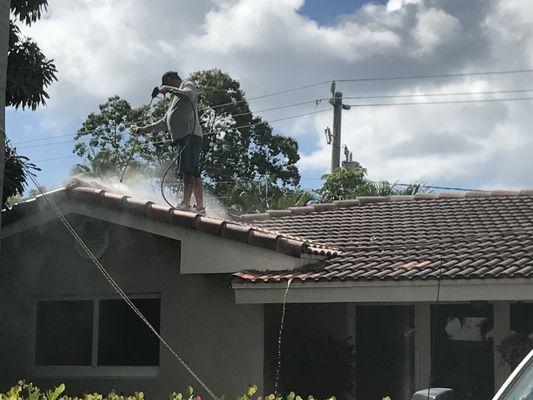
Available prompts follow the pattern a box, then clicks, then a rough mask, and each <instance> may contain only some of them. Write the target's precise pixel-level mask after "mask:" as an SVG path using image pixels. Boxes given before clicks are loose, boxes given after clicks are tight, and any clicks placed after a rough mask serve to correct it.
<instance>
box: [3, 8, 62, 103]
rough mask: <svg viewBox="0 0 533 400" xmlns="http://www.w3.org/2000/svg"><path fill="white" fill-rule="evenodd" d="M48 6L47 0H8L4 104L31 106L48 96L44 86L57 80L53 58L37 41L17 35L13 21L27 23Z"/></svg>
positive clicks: (35, 19)
mask: <svg viewBox="0 0 533 400" xmlns="http://www.w3.org/2000/svg"><path fill="white" fill-rule="evenodd" d="M47 7H48V1H47V0H12V1H11V12H12V15H13V18H14V19H12V20H11V21H10V22H9V50H8V55H7V85H6V105H7V106H12V107H15V108H18V107H22V108H23V109H24V108H26V107H27V108H31V109H32V110H35V109H36V108H37V107H38V106H39V105H44V104H45V103H46V99H48V98H49V95H48V93H47V92H46V89H47V88H48V87H49V86H50V85H51V84H52V83H53V82H54V81H56V80H57V78H56V73H57V69H56V66H55V65H54V63H53V60H48V59H47V58H46V56H45V55H44V54H43V53H42V51H41V49H40V48H39V46H37V44H36V43H35V42H34V41H33V40H31V39H30V38H25V37H22V36H21V33H20V29H19V27H18V26H17V25H16V21H17V20H18V21H19V22H21V23H25V24H27V25H31V24H32V23H33V22H35V21H37V20H38V19H39V18H41V15H42V13H43V12H44V11H46V9H47Z"/></svg>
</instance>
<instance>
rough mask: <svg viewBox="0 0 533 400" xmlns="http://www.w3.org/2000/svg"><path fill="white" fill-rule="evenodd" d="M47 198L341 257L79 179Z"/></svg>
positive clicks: (16, 212)
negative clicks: (101, 207) (88, 204)
mask: <svg viewBox="0 0 533 400" xmlns="http://www.w3.org/2000/svg"><path fill="white" fill-rule="evenodd" d="M47 197H48V198H50V200H52V201H59V200H64V199H67V200H69V201H72V202H83V203H92V204H95V205H100V206H104V207H107V208H111V209H114V210H117V211H123V212H128V213H132V214H135V215H141V216H145V217H148V218H151V219H154V220H158V221H161V222H165V223H169V224H172V225H176V226H180V227H184V228H187V229H194V230H196V231H199V232H204V233H207V234H211V235H216V236H220V237H224V238H227V239H230V240H236V241H238V242H241V243H245V244H249V245H252V246H257V247H262V248H265V249H268V250H272V251H277V252H281V253H284V254H287V255H291V256H295V257H299V256H300V255H302V254H312V255H320V256H333V255H335V254H337V250H336V249H335V248H334V247H333V246H323V245H321V244H318V243H313V241H311V240H306V239H299V238H293V237H291V236H290V235H289V234H280V233H277V232H271V231H270V230H269V229H267V228H264V227H253V226H251V225H249V224H246V223H245V224H243V223H238V222H234V221H229V220H222V219H217V218H211V217H206V216H200V215H197V214H195V213H192V212H185V211H179V210H176V209H174V208H172V207H168V206H162V205H159V204H156V203H154V202H153V201H146V200H140V199H135V198H132V197H130V196H126V195H124V194H119V193H114V192H112V191H111V190H110V189H108V188H106V187H104V186H102V185H100V184H97V183H94V182H91V183H88V182H85V181H81V180H79V179H73V180H72V181H70V182H69V183H68V184H67V185H66V186H65V187H64V188H61V189H58V190H55V191H53V192H49V193H48V194H47ZM45 204H46V200H45V199H44V198H43V196H37V197H36V198H35V199H32V200H30V201H27V202H23V203H20V204H17V205H15V206H14V207H13V208H12V209H11V210H5V211H2V222H3V225H4V226H8V225H9V224H13V223H16V222H17V221H18V219H19V218H20V217H22V216H27V215H28V214H30V213H34V212H38V211H39V210H41V207H42V206H43V205H45Z"/></svg>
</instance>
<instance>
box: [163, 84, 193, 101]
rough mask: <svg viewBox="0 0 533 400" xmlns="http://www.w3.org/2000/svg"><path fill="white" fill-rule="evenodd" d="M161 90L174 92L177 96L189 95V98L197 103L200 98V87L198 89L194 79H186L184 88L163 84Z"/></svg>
mask: <svg viewBox="0 0 533 400" xmlns="http://www.w3.org/2000/svg"><path fill="white" fill-rule="evenodd" d="M159 90H160V91H161V93H172V94H174V95H177V96H180V95H181V96H187V98H188V99H189V100H191V101H192V102H193V103H195V102H196V100H197V98H198V89H196V85H195V84H194V82H193V81H185V83H184V85H183V87H182V88H177V87H174V86H167V85H162V86H161V87H160V88H159Z"/></svg>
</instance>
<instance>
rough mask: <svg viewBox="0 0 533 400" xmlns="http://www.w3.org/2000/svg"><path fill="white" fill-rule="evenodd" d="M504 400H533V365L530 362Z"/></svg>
mask: <svg viewBox="0 0 533 400" xmlns="http://www.w3.org/2000/svg"><path fill="white" fill-rule="evenodd" d="M502 400H533V363H532V362H529V364H528V365H527V366H526V369H525V370H524V371H523V372H522V374H521V375H520V377H519V378H518V379H517V380H516V382H515V383H514V384H513V386H511V388H510V390H509V391H508V392H507V393H505V395H504V396H503V397H502Z"/></svg>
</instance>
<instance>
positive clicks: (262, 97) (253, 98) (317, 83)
mask: <svg viewBox="0 0 533 400" xmlns="http://www.w3.org/2000/svg"><path fill="white" fill-rule="evenodd" d="M326 83H331V81H321V82H315V83H311V84H309V85H303V86H297V87H294V88H290V89H285V90H280V91H278V92H272V93H267V94H263V95H260V96H255V97H249V98H247V99H242V100H236V101H230V102H227V103H222V104H217V105H214V106H210V107H205V108H201V109H199V110H198V111H205V110H209V109H215V108H220V107H225V106H230V105H235V104H240V103H244V102H247V101H253V100H258V99H264V98H266V97H271V96H277V95H280V94H285V93H291V92H296V91H298V90H303V89H308V88H312V87H316V86H320V85H324V84H326Z"/></svg>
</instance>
